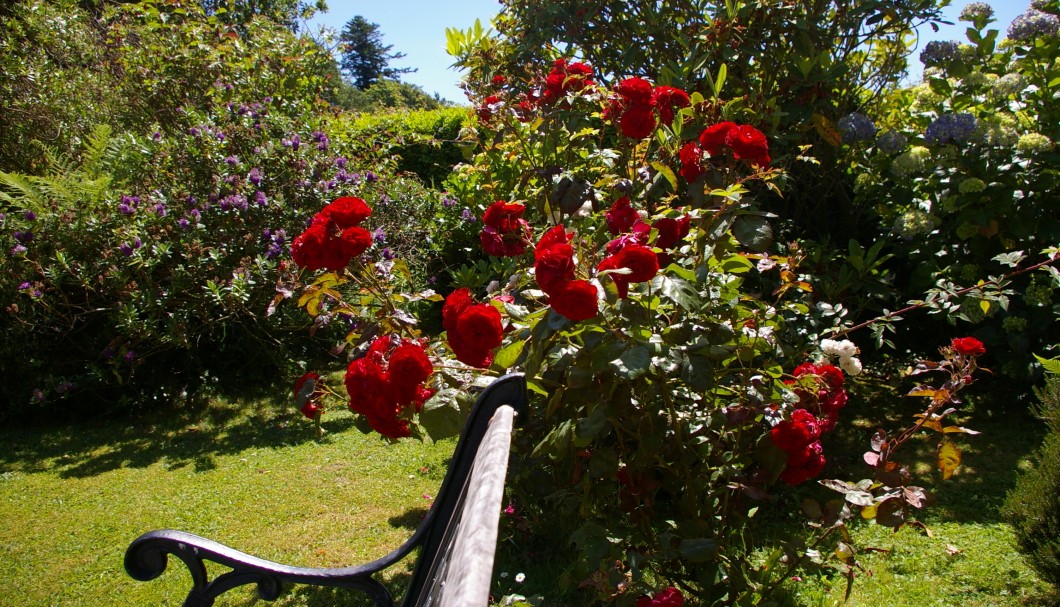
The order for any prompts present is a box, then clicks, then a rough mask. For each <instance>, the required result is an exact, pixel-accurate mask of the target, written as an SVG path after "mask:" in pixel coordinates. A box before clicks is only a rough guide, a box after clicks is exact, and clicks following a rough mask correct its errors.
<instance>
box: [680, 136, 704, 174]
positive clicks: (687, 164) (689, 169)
mask: <svg viewBox="0 0 1060 607" xmlns="http://www.w3.org/2000/svg"><path fill="white" fill-rule="evenodd" d="M678 156H679V157H680V159H681V169H680V170H679V171H678V173H679V174H680V175H681V177H684V178H685V181H688V182H689V183H692V182H693V181H695V180H696V179H698V178H699V176H700V175H702V174H703V166H702V162H703V150H701V149H699V146H698V145H696V142H695V141H689V142H688V143H686V144H684V145H683V146H681V151H680V152H679V153H678Z"/></svg>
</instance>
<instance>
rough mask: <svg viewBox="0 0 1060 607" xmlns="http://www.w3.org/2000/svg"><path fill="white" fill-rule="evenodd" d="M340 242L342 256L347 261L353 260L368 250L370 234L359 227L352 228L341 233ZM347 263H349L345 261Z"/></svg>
mask: <svg viewBox="0 0 1060 607" xmlns="http://www.w3.org/2000/svg"><path fill="white" fill-rule="evenodd" d="M340 242H341V245H340V249H341V250H342V254H343V255H345V256H346V257H347V259H353V258H354V257H360V255H361V253H364V252H365V251H367V250H368V247H370V246H372V233H371V232H369V231H368V230H366V229H364V228H362V227H360V226H353V227H350V228H346V229H345V230H343V231H342V236H341V238H340ZM347 263H349V262H348V261H347ZM342 265H346V264H345V263H344V264H342Z"/></svg>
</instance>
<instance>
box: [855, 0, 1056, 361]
mask: <svg viewBox="0 0 1060 607" xmlns="http://www.w3.org/2000/svg"><path fill="white" fill-rule="evenodd" d="M1057 12H1058V11H1057V4H1056V3H1055V2H1040V3H1037V4H1036V5H1035V7H1034V8H1030V9H1028V10H1027V12H1026V13H1024V14H1023V15H1021V16H1019V17H1017V18H1016V19H1015V20H1014V21H1013V23H1012V25H1011V26H1010V27H1009V29H1008V32H1007V33H1008V37H1007V38H1005V39H1000V40H999V32H998V30H996V29H989V25H990V23H992V21H993V10H992V9H991V8H990V7H989V5H987V4H985V3H981V2H980V3H972V4H970V5H968V6H967V7H966V8H965V9H964V11H963V12H962V14H961V19H962V20H964V21H966V22H967V23H968V24H969V27H968V29H967V40H968V42H967V43H959V42H956V41H943V42H932V43H929V44H928V45H926V47H925V48H924V50H923V52H922V53H921V55H920V59H921V61H922V62H923V63H924V66H925V70H924V79H923V82H922V83H920V84H917V85H915V86H912V87H908V88H902V89H896V90H894V91H893V92H892V93H890V96H889V100H888V102H887V104H886V105H885V107H884V109H883V110H882V111H881V112H879V113H878V114H876V116H875V119H874V120H875V121H874V122H873V120H871V119H870V120H869V122H868V123H866V122H865V120H866V119H865V118H864V117H858V118H857V120H856V123H857V124H861V125H862V126H860V127H858V128H857V129H855V128H854V127H853V126H851V125H853V124H855V118H853V117H851V118H849V119H847V120H846V121H845V122H844V121H840V123H839V125H838V126H839V128H840V130H842V131H843V145H844V150H845V151H846V152H847V153H848V154H849V156H850V158H851V159H852V161H853V162H852V165H851V166H852V169H851V176H852V177H853V178H854V188H855V192H856V199H855V202H856V204H857V205H858V206H859V207H861V208H862V209H864V210H866V211H868V212H870V213H873V214H875V215H876V216H877V217H878V218H879V221H880V228H881V232H882V233H886V238H887V240H888V242H887V248H886V251H887V252H888V253H889V254H890V255H892V256H893V257H891V258H890V259H891V261H890V262H889V265H890V267H892V268H894V269H895V270H896V272H897V273H898V274H900V275H906V276H908V279H907V280H905V281H904V282H900V283H898V284H897V286H898V288H899V289H900V294H902V295H905V296H906V298H916V299H924V295H923V293H928V296H927V297H928V299H930V300H933V301H934V303H935V306H934V307H935V311H936V312H938V313H943V314H945V317H946V319H947V320H949V321H950V322H957V321H965V322H969V323H972V324H974V325H975V326H976V329H975V331H976V335H977V336H979V337H980V338H982V339H983V340H984V341H985V342H986V343H988V344H989V345H991V346H992V347H997V348H1000V349H1002V350H1004V351H1006V352H1007V353H1010V355H1006V360H1004V361H1002V363H1001V364H1000V370H1002V371H1004V372H1005V373H1006V374H1008V375H1011V376H1013V377H1016V378H1021V379H1025V378H1028V377H1030V376H1032V375H1034V373H1035V369H1036V368H1037V365H1036V363H1035V362H1034V359H1033V357H1032V353H1033V352H1034V351H1039V352H1041V351H1042V350H1044V349H1046V348H1049V347H1051V346H1052V344H1054V343H1056V342H1057V334H1056V323H1055V318H1056V317H1057V312H1058V311H1060V309H1058V308H1057V307H1056V306H1057V302H1056V301H1055V298H1054V297H1053V291H1054V289H1056V288H1057V287H1058V286H1060V272H1057V270H1056V269H1055V268H1054V267H1053V266H1052V265H1051V264H1046V265H1043V266H1040V269H1039V271H1036V272H1032V273H1021V272H1022V270H1023V269H1024V268H1027V267H1029V266H1030V265H1031V264H1032V263H1034V262H1037V261H1038V260H1040V259H1041V257H1039V256H1040V255H1041V253H1042V252H1043V251H1046V250H1049V249H1051V248H1053V247H1055V246H1056V245H1057V244H1058V243H1060V223H1058V221H1057V215H1056V213H1055V212H1053V209H1052V207H1053V202H1052V200H1053V195H1052V194H1051V192H1053V191H1054V190H1055V188H1056V187H1057V171H1056V166H1057V162H1058V159H1060V157H1058V155H1057V152H1056V150H1055V146H1054V141H1055V140H1056V137H1057V136H1058V135H1060V132H1058V131H1057V124H1058V120H1057V119H1058V116H1057V113H1056V104H1055V102H1054V99H1053V97H1054V94H1053V91H1055V85H1056V79H1057V77H1058V76H1060V73H1058V72H1057V68H1056V65H1057V63H1056V61H1057V57H1058V53H1060V38H1058V36H1057V32H1058V26H1057V18H1056V13H1057ZM870 127H871V128H870ZM874 129H878V130H879V133H878V134H877V135H876V136H875V137H872V136H871V132H872V131H873V130H874ZM855 133H857V134H858V135H859V136H855ZM861 134H864V135H865V136H864V137H862V136H860V135H861ZM1046 254H1047V256H1049V257H1052V253H1048V252H1047V253H1046ZM1013 272H1015V273H1021V274H1020V275H1019V276H1016V277H1014V278H1012V279H1006V278H1002V275H1003V274H1006V273H1009V274H1011V273H1013ZM976 284H980V285H983V287H982V288H981V289H970V290H963V291H962V294H961V295H960V296H956V295H955V293H956V292H957V291H959V290H961V287H971V286H974V285H976ZM925 346H927V344H925Z"/></svg>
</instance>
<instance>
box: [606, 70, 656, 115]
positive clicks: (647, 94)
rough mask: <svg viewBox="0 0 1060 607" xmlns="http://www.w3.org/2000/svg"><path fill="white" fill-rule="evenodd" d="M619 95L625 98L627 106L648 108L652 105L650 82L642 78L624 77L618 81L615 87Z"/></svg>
mask: <svg viewBox="0 0 1060 607" xmlns="http://www.w3.org/2000/svg"><path fill="white" fill-rule="evenodd" d="M615 90H616V91H617V92H618V94H619V95H622V98H623V99H625V101H626V104H627V105H629V106H644V107H648V108H650V107H651V105H652V98H651V83H650V82H648V81H647V80H645V79H643V78H637V77H633V78H626V79H625V80H623V81H622V82H619V83H618V86H617V87H616V88H615Z"/></svg>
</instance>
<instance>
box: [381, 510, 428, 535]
mask: <svg viewBox="0 0 1060 607" xmlns="http://www.w3.org/2000/svg"><path fill="white" fill-rule="evenodd" d="M426 517H427V509H426V508H409V509H408V510H406V511H405V512H404V514H399V515H398V516H392V517H390V518H389V519H388V520H387V522H388V523H390V526H391V527H395V528H404V529H413V530H415V529H416V528H417V527H419V526H420V523H422V522H423V519H424V518H426Z"/></svg>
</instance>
